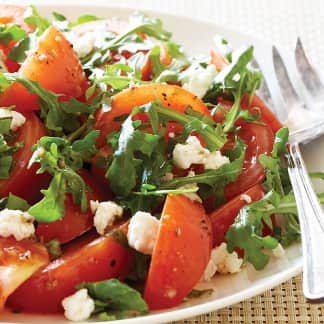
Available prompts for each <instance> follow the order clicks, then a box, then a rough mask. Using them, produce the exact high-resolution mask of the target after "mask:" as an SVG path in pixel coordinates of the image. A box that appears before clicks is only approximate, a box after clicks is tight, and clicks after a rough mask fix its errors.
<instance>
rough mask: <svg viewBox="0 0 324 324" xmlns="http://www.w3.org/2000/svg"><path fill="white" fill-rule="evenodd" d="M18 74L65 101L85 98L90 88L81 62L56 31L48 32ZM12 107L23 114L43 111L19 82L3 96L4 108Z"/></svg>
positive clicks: (12, 85) (0, 101)
mask: <svg viewBox="0 0 324 324" xmlns="http://www.w3.org/2000/svg"><path fill="white" fill-rule="evenodd" d="M18 73H19V74H20V75H22V76H24V77H26V78H29V79H31V80H34V81H37V82H38V83H39V84H40V85H41V86H42V87H44V88H45V89H46V90H49V91H52V92H55V93H60V94H64V95H65V96H63V97H61V98H60V99H61V100H67V99H68V98H70V97H74V98H79V97H82V96H83V94H84V91H85V88H86V87H87V80H86V76H85V74H84V72H83V69H82V66H81V63H80V60H79V58H78V57H77V55H76V53H75V52H74V50H73V47H71V44H70V43H69V42H68V41H67V40H66V38H65V37H64V35H63V34H62V33H61V32H60V31H58V30H57V29H56V28H55V27H50V28H48V29H47V30H46V31H45V32H44V34H43V35H42V36H41V38H40V39H39V41H38V44H37V46H36V49H35V50H34V51H33V52H32V53H31V54H29V55H28V57H27V59H26V60H25V62H24V63H23V64H22V66H21V68H20V69H19V71H18ZM49 75H50V76H51V77H50V78H49V77H48V76H49ZM11 105H16V110H17V111H20V112H27V111H31V110H37V109H39V105H38V99H37V96H36V95H34V94H30V93H29V92H28V90H27V89H26V88H25V87H23V86H22V85H21V84H19V83H17V82H13V83H12V84H11V85H10V86H9V87H8V88H7V89H6V91H4V92H3V94H1V96H0V106H3V107H7V106H11Z"/></svg>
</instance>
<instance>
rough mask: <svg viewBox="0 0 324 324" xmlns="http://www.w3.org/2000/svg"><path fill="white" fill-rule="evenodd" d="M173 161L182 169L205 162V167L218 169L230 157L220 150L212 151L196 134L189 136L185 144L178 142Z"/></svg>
mask: <svg viewBox="0 0 324 324" xmlns="http://www.w3.org/2000/svg"><path fill="white" fill-rule="evenodd" d="M172 159H173V163H174V165H175V166H176V167H178V168H180V169H188V168H189V167H190V166H191V165H192V164H203V165H204V167H205V169H214V170H215V169H218V168H219V167H220V166H222V165H223V164H225V163H229V159H228V157H226V156H223V155H222V154H221V153H220V152H219V151H214V152H210V151H209V150H208V149H206V148H204V147H202V145H201V144H200V141H199V139H198V138H197V137H196V136H189V137H188V138H187V140H186V142H185V144H180V143H178V144H176V146H175V147H174V149H173V152H172Z"/></svg>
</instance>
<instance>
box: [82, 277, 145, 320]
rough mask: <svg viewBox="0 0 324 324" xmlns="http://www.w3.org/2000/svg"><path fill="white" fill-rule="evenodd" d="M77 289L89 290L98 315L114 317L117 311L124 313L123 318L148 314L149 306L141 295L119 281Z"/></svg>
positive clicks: (104, 282) (88, 284) (91, 284)
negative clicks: (111, 315)
mask: <svg viewBox="0 0 324 324" xmlns="http://www.w3.org/2000/svg"><path fill="white" fill-rule="evenodd" d="M76 288H77V289H83V288H86V289H87V290H88V293H89V295H90V297H91V298H93V299H94V300H95V304H96V306H97V307H96V310H95V312H97V313H98V312H107V313H108V314H110V313H112V314H113V315H114V312H116V311H117V312H121V311H124V313H123V314H124V315H123V317H129V316H130V315H132V314H133V315H135V314H137V315H140V314H146V313H147V312H148V306H147V304H146V303H145V301H144V300H143V298H142V297H141V295H140V293H139V292H137V291H136V290H135V289H133V288H130V287H129V286H128V285H126V284H124V283H122V282H120V281H119V280H117V279H109V280H104V281H99V282H91V283H90V282H88V283H87V282H85V283H81V284H79V285H77V287H76ZM119 314H120V313H119Z"/></svg>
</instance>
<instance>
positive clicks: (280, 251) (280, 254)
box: [272, 243, 285, 258]
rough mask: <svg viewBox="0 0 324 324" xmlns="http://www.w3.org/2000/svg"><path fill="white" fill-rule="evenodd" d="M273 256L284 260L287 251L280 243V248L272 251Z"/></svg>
mask: <svg viewBox="0 0 324 324" xmlns="http://www.w3.org/2000/svg"><path fill="white" fill-rule="evenodd" d="M272 254H273V255H274V256H275V257H276V258H282V257H283V256H284V255H285V250H284V248H283V247H282V245H281V244H280V243H278V246H277V247H276V248H274V249H273V250H272Z"/></svg>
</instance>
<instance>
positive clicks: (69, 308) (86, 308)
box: [62, 288, 95, 322]
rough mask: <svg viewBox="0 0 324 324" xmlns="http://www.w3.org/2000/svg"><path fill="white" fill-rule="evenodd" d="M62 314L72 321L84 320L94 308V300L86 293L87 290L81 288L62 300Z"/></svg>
mask: <svg viewBox="0 0 324 324" xmlns="http://www.w3.org/2000/svg"><path fill="white" fill-rule="evenodd" d="M62 306H63V308H64V316H65V317H66V318H67V319H68V320H70V321H73V322H78V321H85V320H86V319H88V318H89V317H90V315H91V313H92V312H93V311H94V309H95V303H94V300H93V299H92V298H91V297H90V296H89V295H88V290H87V289H85V288H83V289H80V290H78V291H77V292H76V293H74V294H73V295H71V296H69V297H66V298H64V299H63V300H62Z"/></svg>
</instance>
